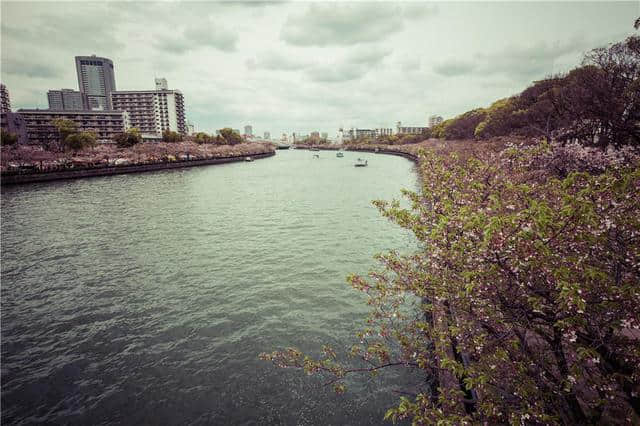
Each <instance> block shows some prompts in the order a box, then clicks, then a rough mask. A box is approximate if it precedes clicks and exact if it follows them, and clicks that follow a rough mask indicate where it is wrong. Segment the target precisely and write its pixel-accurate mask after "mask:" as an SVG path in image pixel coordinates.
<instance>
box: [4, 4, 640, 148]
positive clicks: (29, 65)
mask: <svg viewBox="0 0 640 426" xmlns="http://www.w3.org/2000/svg"><path fill="white" fill-rule="evenodd" d="M1 12H2V15H1V24H2V34H1V35H2V39H1V48H2V51H1V67H2V68H1V70H0V71H1V79H2V82H3V83H5V84H6V85H7V87H8V89H9V91H10V94H11V101H12V107H13V108H14V109H16V108H34V107H39V108H47V98H46V92H47V90H49V89H54V88H74V89H76V90H77V87H78V83H77V77H76V73H75V65H74V56H76V55H90V54H96V55H98V56H104V57H107V58H110V59H112V60H113V62H114V66H115V76H116V86H117V88H118V89H119V90H136V89H151V88H153V86H154V81H153V79H154V77H155V76H157V77H165V78H167V80H168V82H169V87H170V88H174V89H179V90H181V91H182V92H183V94H184V95H185V103H186V109H187V118H188V119H189V120H190V121H192V122H194V123H195V125H196V128H197V129H198V130H203V131H213V130H215V129H218V128H221V127H234V128H242V126H244V125H245V124H251V125H253V128H254V132H257V133H259V134H262V132H263V131H270V132H271V134H272V135H279V134H281V133H282V132H293V131H295V132H302V133H307V132H309V131H312V130H319V131H326V132H328V133H329V135H330V136H333V135H335V134H336V132H337V129H338V127H340V126H345V127H364V128H375V127H392V126H394V125H395V122H396V121H398V120H400V121H402V122H403V123H404V124H406V125H416V126H418V125H426V120H427V117H428V116H429V115H432V114H439V115H442V116H444V117H445V118H446V117H451V116H454V115H456V114H459V113H461V112H464V111H466V110H468V109H471V108H474V107H478V106H485V105H487V104H489V103H491V102H492V101H494V100H496V99H499V98H501V97H505V96H509V95H511V94H515V93H517V92H519V91H521V90H523V89H524V88H526V87H527V85H528V84H529V83H530V82H531V81H532V80H536V79H540V78H543V77H545V76H547V75H550V74H553V73H558V72H563V71H566V70H568V69H570V68H572V67H574V66H576V65H577V64H579V62H580V60H581V57H582V54H583V53H584V52H585V51H588V50H589V49H591V48H594V47H597V46H601V45H605V44H607V43H610V42H614V41H618V40H621V39H623V38H624V37H625V36H627V35H629V34H632V33H633V21H634V19H635V17H637V16H640V2H638V1H633V2H610V1H608V2H589V3H578V2H534V3H524V2H518V3H497V2H472V3H461V2H445V3H442V2H399V3H396V2H374V3H370V2H279V3H271V2H248V1H247V2H237V3H236V2H194V1H182V2H161V3H155V2H146V1H139V2H103V1H101V2H72V3H62V2H38V3H31V2H25V1H19V2H7V1H2V3H1Z"/></svg>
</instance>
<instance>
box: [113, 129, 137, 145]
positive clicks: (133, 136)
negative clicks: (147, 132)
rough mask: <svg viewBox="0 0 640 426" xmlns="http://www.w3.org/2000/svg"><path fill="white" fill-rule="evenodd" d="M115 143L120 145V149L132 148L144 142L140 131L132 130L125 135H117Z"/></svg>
mask: <svg viewBox="0 0 640 426" xmlns="http://www.w3.org/2000/svg"><path fill="white" fill-rule="evenodd" d="M114 141H115V142H116V144H117V145H118V148H130V147H132V146H134V145H137V144H139V143H140V142H142V135H140V131H139V130H138V129H136V128H131V129H129V130H127V131H126V132H124V133H120V134H118V135H116V136H115V138H114Z"/></svg>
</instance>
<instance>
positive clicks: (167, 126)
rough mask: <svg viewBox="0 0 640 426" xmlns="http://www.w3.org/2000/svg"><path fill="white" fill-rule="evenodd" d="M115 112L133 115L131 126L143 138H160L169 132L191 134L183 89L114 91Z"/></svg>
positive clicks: (130, 117)
mask: <svg viewBox="0 0 640 426" xmlns="http://www.w3.org/2000/svg"><path fill="white" fill-rule="evenodd" d="M111 102H112V104H113V109H115V110H118V111H126V112H127V113H128V114H129V121H130V122H131V127H135V128H137V129H138V130H140V133H141V134H142V136H143V137H147V138H158V137H160V136H162V132H163V131H165V130H171V131H174V132H178V133H181V134H183V135H186V134H187V123H186V120H185V115H184V97H183V96H182V93H181V92H180V91H179V90H169V89H166V90H165V89H162V90H121V91H114V92H111Z"/></svg>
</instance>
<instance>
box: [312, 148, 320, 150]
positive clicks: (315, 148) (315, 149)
mask: <svg viewBox="0 0 640 426" xmlns="http://www.w3.org/2000/svg"><path fill="white" fill-rule="evenodd" d="M311 151H320V150H319V149H318V148H311Z"/></svg>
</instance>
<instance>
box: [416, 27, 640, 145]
mask: <svg viewBox="0 0 640 426" xmlns="http://www.w3.org/2000/svg"><path fill="white" fill-rule="evenodd" d="M639 76H640V37H638V36H631V37H629V38H627V39H626V40H624V41H622V42H619V43H615V44H612V45H610V46H608V47H603V48H598V49H594V50H592V51H590V52H589V53H587V54H586V55H585V57H584V59H583V61H582V64H581V66H580V67H578V68H575V69H573V70H571V71H570V72H568V73H567V74H564V75H557V76H553V77H549V78H546V79H544V80H540V81H536V82H534V83H533V84H532V85H531V86H530V87H528V88H527V89H526V90H524V91H523V92H521V93H520V94H518V95H515V96H512V97H509V98H505V99H500V100H498V101H496V102H494V103H493V104H491V105H490V106H489V107H487V108H477V109H474V110H471V111H467V112H465V113H464V114H461V115H459V116H457V117H455V118H451V119H449V120H445V121H444V122H442V123H440V124H439V125H437V126H434V127H433V128H432V129H429V130H430V132H429V134H427V135H425V136H428V137H435V138H441V139H487V138H492V137H496V136H511V135H519V136H526V137H544V138H546V139H548V140H558V141H561V142H565V141H576V142H579V143H581V144H583V145H591V146H598V147H606V146H608V145H609V144H611V145H614V146H621V145H639V144H640V79H639V78H638V77H639Z"/></svg>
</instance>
